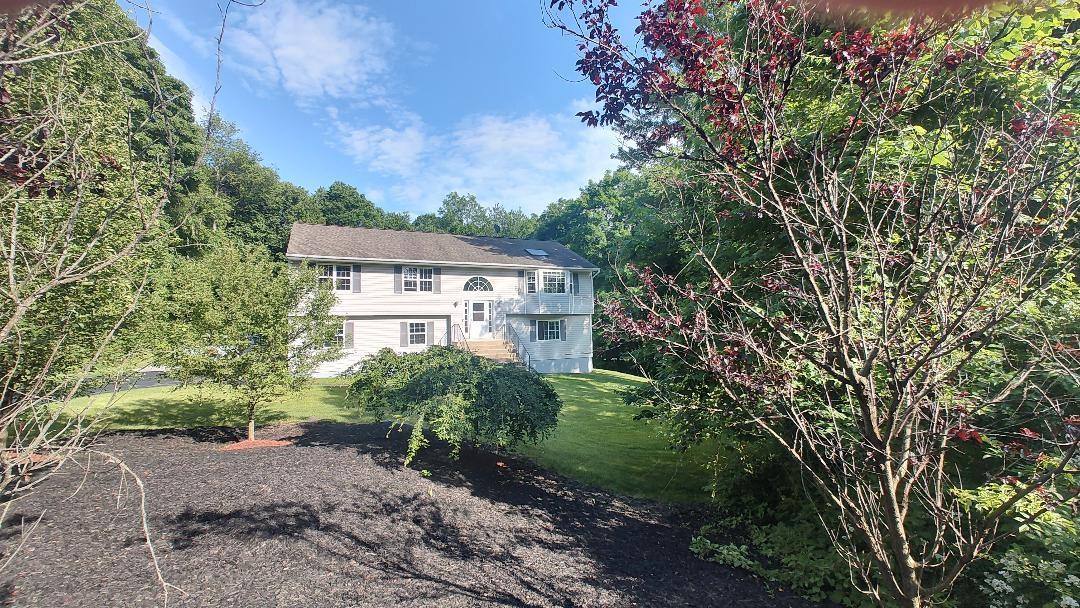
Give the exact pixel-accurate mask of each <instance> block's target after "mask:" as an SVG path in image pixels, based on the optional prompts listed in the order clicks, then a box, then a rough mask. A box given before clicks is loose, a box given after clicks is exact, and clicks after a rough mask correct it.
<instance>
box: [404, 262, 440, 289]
mask: <svg viewBox="0 0 1080 608" xmlns="http://www.w3.org/2000/svg"><path fill="white" fill-rule="evenodd" d="M401 289H402V291H427V292H432V291H435V271H434V270H433V269H431V268H421V267H419V266H406V267H404V268H402V269H401Z"/></svg>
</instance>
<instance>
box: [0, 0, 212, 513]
mask: <svg viewBox="0 0 1080 608" xmlns="http://www.w3.org/2000/svg"><path fill="white" fill-rule="evenodd" d="M0 22H2V25H3V27H0V31H2V32H3V34H0V141H2V142H3V143H2V144H0V160H2V162H0V177H2V179H0V223H2V224H3V226H4V230H3V236H2V237H0V238H2V239H3V242H2V246H0V267H2V272H3V274H4V277H5V280H4V287H3V289H0V370H2V371H0V437H2V442H3V443H4V446H3V447H4V448H5V449H4V451H3V454H2V455H0V464H2V469H3V476H2V481H0V502H3V503H5V504H6V503H7V501H8V500H10V499H12V498H13V497H16V496H18V495H20V494H21V493H23V492H26V491H28V490H29V489H30V488H31V487H32V486H34V485H36V484H37V483H39V482H40V481H41V479H43V478H44V476H45V475H44V474H35V475H30V473H31V472H32V471H37V472H39V473H40V472H41V469H42V468H43V467H45V466H51V464H50V463H47V462H46V463H43V462H42V461H41V460H40V459H38V458H36V457H35V454H40V453H41V452H49V453H51V454H53V455H54V456H55V457H56V458H60V459H64V458H68V457H70V456H72V455H74V454H77V453H78V452H79V451H80V450H81V448H82V447H83V446H84V442H85V440H86V436H85V435H84V434H83V433H82V431H83V430H84V429H85V424H83V423H84V422H85V421H83V420H78V419H76V420H70V419H69V418H67V414H63V415H62V414H61V412H64V411H65V410H64V407H63V406H64V404H67V403H68V402H69V400H70V398H71V397H72V396H74V395H76V394H77V393H78V392H79V391H80V390H81V389H82V388H83V386H84V384H85V383H86V381H87V379H88V378H89V377H90V376H92V375H93V374H94V373H96V372H100V371H102V370H104V369H106V368H112V369H117V368H120V367H125V366H127V365H129V364H130V363H131V361H130V356H129V355H131V353H130V352H129V351H128V350H127V349H123V348H117V345H118V342H121V341H123V340H124V339H125V338H130V337H131V336H132V334H133V332H135V331H136V330H137V323H135V320H136V319H135V313H136V312H137V311H138V310H139V307H140V304H141V300H142V297H143V295H144V286H145V279H146V277H147V276H148V274H149V272H150V270H151V268H152V267H153V265H154V263H155V260H156V259H158V258H159V257H160V256H161V255H163V253H164V251H165V248H166V246H167V245H168V243H169V232H170V223H169V221H168V216H169V213H170V209H171V205H172V203H173V202H174V201H175V200H176V197H177V196H178V193H181V192H183V191H184V189H185V188H186V187H187V185H186V183H185V182H184V180H185V179H187V177H189V176H190V172H188V171H187V170H186V163H189V162H191V160H192V159H193V158H194V157H195V156H196V154H197V147H198V145H199V143H200V141H201V140H200V139H199V137H198V129H197V128H196V127H195V125H194V123H193V121H192V118H191V108H190V102H189V98H190V93H189V92H188V90H187V88H186V87H185V86H184V85H183V84H182V83H180V82H179V81H177V80H174V79H172V78H169V77H168V76H167V75H166V74H165V70H164V67H163V66H162V65H161V63H160V61H159V60H158V57H157V54H156V53H154V51H153V50H152V49H150V48H149V46H148V45H147V44H146V34H145V32H143V31H141V30H140V29H139V28H138V27H137V26H136V25H135V24H134V23H133V22H132V21H131V20H130V19H128V18H127V17H126V16H125V15H124V14H123V12H122V11H121V9H120V7H119V6H117V4H116V3H114V2H109V1H107V0H96V1H91V2H76V3H70V2H69V3H57V4H49V5H39V6H34V7H30V8H28V9H26V10H24V11H23V12H21V13H7V12H5V13H4V14H3V15H0ZM126 344H129V345H136V344H138V340H135V339H128V340H127V341H126ZM68 414H70V412H68ZM75 417H76V418H79V416H77V415H76V416H75ZM2 512H3V513H6V512H7V511H6V509H4V510H3V511H2ZM0 524H2V521H0Z"/></svg>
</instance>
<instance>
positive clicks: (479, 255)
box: [285, 224, 596, 268]
mask: <svg viewBox="0 0 1080 608" xmlns="http://www.w3.org/2000/svg"><path fill="white" fill-rule="evenodd" d="M525 249H543V250H544V251H547V253H548V255H547V256H544V257H540V256H534V255H529V254H528V253H527V252H526V251H525ZM285 255H286V256H290V257H316V258H327V259H359V260H386V261H401V262H446V263H449V264H504V265H513V266H546V267H550V268H596V266H594V265H593V264H592V262H589V261H588V260H586V259H585V258H583V257H581V256H580V255H578V254H576V253H574V252H573V251H570V250H569V249H567V248H566V247H565V246H564V245H562V244H561V243H556V242H555V241H536V240H533V239H505V238H500V237H490V236H460V235H456V234H439V233H432V232H409V231H405V230H378V229H375V228H351V227H347V226H322V225H317V224H293V226H292V232H291V233H290V234H289V246H288V249H286V251H285Z"/></svg>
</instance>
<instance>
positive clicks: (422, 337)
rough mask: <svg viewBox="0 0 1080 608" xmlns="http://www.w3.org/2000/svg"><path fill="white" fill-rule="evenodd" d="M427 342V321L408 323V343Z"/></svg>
mask: <svg viewBox="0 0 1080 608" xmlns="http://www.w3.org/2000/svg"><path fill="white" fill-rule="evenodd" d="M427 343H428V342H427V323H409V344H410V345H413V344H427Z"/></svg>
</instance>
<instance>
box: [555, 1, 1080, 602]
mask: <svg viewBox="0 0 1080 608" xmlns="http://www.w3.org/2000/svg"><path fill="white" fill-rule="evenodd" d="M613 5H614V2H611V1H609V0H585V1H584V2H577V1H569V0H555V1H554V2H552V6H553V7H554V8H556V9H558V10H561V11H563V12H562V13H559V14H553V15H552V19H553V22H554V24H555V25H556V26H557V27H559V28H561V29H563V30H564V31H565V32H568V33H570V34H572V35H575V36H577V37H578V39H579V40H580V47H579V48H580V50H581V53H582V57H581V60H580V61H579V62H578V70H579V71H580V73H581V74H582V75H584V76H585V77H586V78H588V79H590V80H591V81H592V82H593V83H594V84H595V85H596V99H597V101H598V103H599V104H600V109H599V110H593V111H586V112H583V113H582V114H581V117H582V119H583V120H584V121H585V122H586V123H588V124H593V125H612V126H615V127H616V128H619V129H620V130H621V131H622V132H623V133H624V135H626V136H627V137H628V138H629V139H631V140H632V141H633V142H634V143H635V144H636V148H637V153H638V154H640V155H642V156H643V157H646V158H652V159H662V160H664V161H666V162H670V161H673V160H674V161H676V162H679V163H681V164H682V165H683V166H684V167H686V168H687V173H688V180H690V181H692V182H693V184H694V185H693V187H689V186H688V187H686V188H683V189H681V190H680V191H679V192H677V193H676V194H677V196H676V197H675V198H676V200H677V201H678V202H679V203H680V204H682V205H684V207H685V209H686V211H687V217H688V218H690V219H691V220H693V221H692V222H691V224H690V225H691V228H690V229H688V230H687V233H686V237H687V240H688V241H689V242H690V243H691V244H692V247H693V252H694V254H695V256H694V260H693V264H692V265H693V266H694V267H695V271H694V272H690V273H686V274H682V275H680V274H669V273H664V272H658V271H656V270H654V269H651V268H638V269H637V274H638V280H637V281H636V282H635V283H634V284H633V285H627V286H626V287H625V289H624V290H623V296H624V297H623V298H622V300H621V301H620V302H618V303H616V304H613V305H612V306H610V307H609V308H608V309H607V311H606V312H607V314H608V316H609V319H610V322H611V330H612V332H613V333H614V334H615V335H616V336H619V337H622V338H624V339H625V338H630V339H637V340H643V341H645V342H646V343H648V344H651V345H653V346H654V347H655V348H658V349H659V350H660V351H661V352H662V353H664V354H665V355H666V356H667V357H668V358H669V359H671V360H675V361H678V362H679V363H680V364H681V365H683V366H684V367H685V369H686V370H687V375H698V376H699V377H700V379H701V382H700V384H699V385H698V387H697V388H696V389H695V391H694V395H693V398H692V399H686V398H685V397H686V395H681V396H674V395H672V394H671V393H670V392H666V391H665V387H664V386H662V385H656V386H655V388H656V391H655V398H656V399H658V400H663V399H667V398H672V397H677V398H679V399H680V400H679V401H678V402H677V403H676V404H674V405H672V407H682V408H685V409H687V410H690V411H693V412H696V414H697V415H715V416H719V417H727V418H728V419H729V420H731V421H733V422H738V421H749V422H752V423H753V424H755V425H756V426H757V427H758V428H759V429H760V430H761V432H763V433H765V434H767V435H768V436H770V437H772V438H773V440H775V441H776V442H777V443H778V444H779V445H781V446H783V448H784V449H785V450H786V451H787V452H788V453H789V454H790V456H791V457H792V458H793V462H795V463H797V464H798V465H799V466H800V468H801V470H802V472H803V474H804V475H805V477H806V478H807V479H808V480H809V481H810V483H811V485H812V486H813V488H814V494H813V495H814V496H816V497H819V498H820V499H821V500H822V507H823V511H822V517H823V519H824V522H825V524H826V528H827V530H829V532H830V533H831V534H832V535H833V539H834V542H835V545H836V548H837V549H838V550H839V551H840V553H841V554H842V555H843V556H844V557H845V558H846V560H847V561H848V563H849V564H850V565H851V568H852V572H853V573H854V574H855V579H856V580H857V581H859V582H860V584H861V585H862V587H863V590H864V591H865V592H866V593H867V594H869V595H870V596H871V597H872V598H874V599H875V600H877V601H878V602H880V603H883V604H884V603H887V602H889V601H895V602H897V603H899V604H900V605H902V606H905V607H919V606H925V605H929V604H932V603H935V602H936V601H938V600H940V599H942V598H944V597H945V596H946V595H947V594H948V593H949V590H950V589H951V586H952V584H953V583H954V582H955V581H956V580H957V577H958V576H960V574H961V573H962V572H963V571H964V570H965V568H967V567H968V566H969V565H970V564H971V563H972V562H973V561H974V560H976V559H978V558H979V557H980V556H982V555H984V554H985V553H986V552H987V551H988V550H989V549H990V548H991V547H992V546H993V545H994V544H995V543H996V542H999V541H1000V540H1001V539H1003V538H1006V537H1008V536H1009V535H1010V534H1013V533H1015V532H1016V531H1017V530H1019V529H1023V528H1025V527H1028V526H1037V525H1039V524H1040V523H1045V522H1047V521H1048V520H1052V519H1054V518H1058V517H1062V516H1064V515H1065V514H1067V513H1068V509H1069V508H1070V507H1069V506H1067V504H1068V503H1069V502H1070V501H1072V500H1073V499H1074V498H1075V497H1076V495H1077V493H1078V492H1080V483H1078V479H1077V474H1078V467H1077V447H1078V444H1077V442H1078V441H1080V416H1078V414H1080V412H1078V410H1077V396H1078V386H1077V382H1076V377H1075V369H1076V367H1075V365H1076V363H1075V360H1074V359H1075V356H1076V353H1077V349H1078V348H1080V343H1078V337H1077V326H1076V322H1075V318H1072V319H1070V317H1069V314H1070V313H1069V311H1070V310H1071V308H1070V306H1071V305H1070V304H1068V303H1069V302H1073V301H1075V299H1076V297H1077V294H1078V291H1077V288H1076V284H1075V282H1074V281H1073V276H1072V275H1073V273H1074V272H1075V270H1076V263H1077V259H1078V258H1077V255H1078V252H1077V240H1076V237H1077V211H1078V206H1080V197H1078V196H1077V167H1078V161H1080V159H1078V149H1077V139H1076V137H1075V133H1074V129H1075V127H1076V122H1075V116H1076V112H1077V99H1076V92H1077V89H1078V87H1080V79H1078V76H1080V64H1078V60H1080V57H1078V56H1077V54H1076V49H1077V48H1078V42H1080V41H1078V40H1077V36H1076V31H1077V29H1078V28H1077V19H1078V17H1080V12H1078V11H1077V10H1076V8H1075V4H1073V3H1069V2H1060V3H1058V2H1055V3H1046V4H1041V5H1032V6H1029V7H1025V8H1022V9H1013V10H1003V11H985V12H980V13H975V14H972V15H970V16H968V17H966V18H964V19H962V20H952V21H940V20H933V19H926V18H919V17H916V18H911V19H908V20H905V21H892V22H887V23H880V24H874V23H865V22H863V23H859V22H854V21H853V22H851V23H847V22H845V21H844V20H843V19H840V18H837V17H829V18H828V19H826V18H823V17H820V16H818V15H815V14H814V13H812V12H810V11H809V10H807V9H806V7H804V6H802V5H800V4H798V3H796V2H779V3H767V2H760V1H757V0H748V1H745V2H719V3H711V2H710V3H706V2H703V1H701V0H681V1H679V0H668V1H664V2H657V3H650V4H649V6H647V8H646V10H645V11H644V12H642V13H641V15H640V17H639V27H638V29H637V33H638V35H639V36H640V45H638V46H637V47H636V48H639V49H640V50H641V53H640V54H634V52H632V50H631V49H632V48H635V45H631V44H629V43H627V42H625V41H624V40H623V39H622V37H621V36H620V33H619V31H618V29H617V28H616V27H615V26H614V25H613V24H612V19H611V10H612V6H613ZM568 13H569V14H572V15H573V19H565V18H564V16H565V15H566V14H568ZM747 222H752V223H755V224H763V226H762V227H761V237H760V238H762V240H763V242H768V243H770V250H771V252H772V253H771V255H770V256H769V258H768V259H765V260H759V261H758V263H757V264H756V265H755V267H754V268H750V269H748V268H744V267H740V266H738V265H736V264H734V263H733V262H734V259H733V258H732V257H731V256H726V255H723V252H724V251H725V247H724V243H722V242H719V241H718V240H717V239H716V237H717V235H718V234H721V233H724V232H725V231H729V230H728V228H727V227H729V226H732V225H735V226H738V225H739V224H742V223H747ZM697 277H701V278H700V279H698V278H697Z"/></svg>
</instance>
